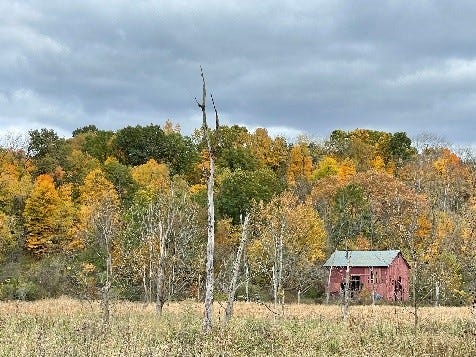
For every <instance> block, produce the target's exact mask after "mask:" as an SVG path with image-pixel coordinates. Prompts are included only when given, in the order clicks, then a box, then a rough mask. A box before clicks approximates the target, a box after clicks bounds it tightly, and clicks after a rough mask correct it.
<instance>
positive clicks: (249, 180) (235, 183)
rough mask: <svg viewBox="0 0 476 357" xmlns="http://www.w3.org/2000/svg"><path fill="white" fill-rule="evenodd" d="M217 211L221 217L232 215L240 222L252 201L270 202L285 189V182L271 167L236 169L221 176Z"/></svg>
mask: <svg viewBox="0 0 476 357" xmlns="http://www.w3.org/2000/svg"><path fill="white" fill-rule="evenodd" d="M219 181H220V185H219V189H218V192H217V199H216V200H217V201H216V202H217V203H216V205H217V211H218V216H219V217H230V218H232V219H233V223H234V224H238V223H239V222H240V215H244V214H245V213H246V212H248V211H249V209H250V208H251V205H252V202H253V201H256V202H260V201H263V202H269V201H270V200H271V198H272V197H273V196H274V195H275V194H277V193H280V192H281V191H282V190H283V189H284V185H283V183H282V182H281V181H280V180H279V178H278V177H277V176H276V174H275V173H274V172H273V171H271V170H270V169H266V168H265V169H261V170H256V171H243V170H236V171H234V172H228V173H226V174H224V177H221V178H219Z"/></svg>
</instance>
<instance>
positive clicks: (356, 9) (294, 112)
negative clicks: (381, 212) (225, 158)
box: [0, 0, 476, 145]
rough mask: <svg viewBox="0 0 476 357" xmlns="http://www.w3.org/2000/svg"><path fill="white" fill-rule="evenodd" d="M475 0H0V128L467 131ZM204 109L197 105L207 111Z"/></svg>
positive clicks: (461, 136) (475, 69)
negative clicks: (211, 102) (209, 109)
mask: <svg viewBox="0 0 476 357" xmlns="http://www.w3.org/2000/svg"><path fill="white" fill-rule="evenodd" d="M475 18H476V2H475V1H457V2H455V1H449V0H448V1H443V0H439V1H437V0H435V1H418V0H412V1H383V0H379V1H360V0H359V1H357V0H356V1H350V0H345V1H319V0H310V1H307V0H300V1H297V0H294V1H284V0H272V1H267V0H260V1H246V0H239V1H231V0H220V1H199V0H197V1H195V0H185V1H181V0H168V1H161V0H157V1H153V0H151V1H141V0H129V1H128V0H122V1H120V0H102V1H99V0H96V1H93V0H81V1H64V0H57V1H52V0H32V1H27V0H24V1H11V0H1V1H0V48H1V51H0V133H5V132H7V131H11V130H23V131H28V130H30V129H38V128H52V129H54V130H56V131H57V133H58V134H59V135H61V136H70V135H71V132H72V131H73V130H74V129H76V128H79V127H82V126H84V125H88V124H94V125H96V126H97V127H98V128H100V129H112V130H117V129H120V128H123V127H125V126H128V125H137V124H140V125H147V124H150V123H155V124H163V123H164V122H165V120H166V119H171V120H172V121H173V122H176V123H179V124H180V125H181V128H182V132H183V133H185V134H190V133H191V132H192V130H193V129H194V128H198V127H199V126H200V121H201V117H200V112H199V109H198V107H197V106H196V103H195V100H194V98H195V97H200V95H201V79H200V65H202V66H203V68H204V70H205V75H206V79H207V89H208V90H209V91H210V92H212V93H213V95H214V98H215V101H216V104H217V107H218V110H219V112H220V117H221V120H222V122H223V123H224V124H228V125H231V124H239V125H246V126H247V127H248V128H249V129H250V130H253V129H254V128H256V127H266V128H268V130H269V131H270V132H271V133H272V134H282V135H285V136H286V137H288V138H290V137H295V136H296V135H298V134H300V133H302V134H307V135H309V136H311V137H316V138H323V137H326V136H328V135H329V134H330V132H331V131H332V130H334V129H344V130H351V129H355V128H369V129H375V130H384V131H390V132H395V131H405V132H407V133H408V134H409V135H410V136H413V135H416V134H418V133H422V132H425V133H431V134H435V135H437V136H440V137H444V138H446V139H447V140H448V141H450V142H452V143H454V144H461V145H468V144H472V145H474V144H475V143H476V139H475V137H474V134H473V133H474V132H475V128H476V120H475V113H476V26H475V25H474V21H475ZM212 114H213V113H210V115H212Z"/></svg>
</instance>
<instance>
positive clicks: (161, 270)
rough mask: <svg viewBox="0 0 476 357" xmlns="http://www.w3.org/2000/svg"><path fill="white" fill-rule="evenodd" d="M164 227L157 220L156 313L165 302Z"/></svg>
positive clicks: (159, 314)
mask: <svg viewBox="0 0 476 357" xmlns="http://www.w3.org/2000/svg"><path fill="white" fill-rule="evenodd" d="M165 236H166V234H165V232H164V227H163V224H162V222H159V240H160V241H159V244H160V246H159V256H158V259H157V301H156V310H157V315H158V316H161V315H162V308H163V306H164V303H165V293H164V285H165V284H164V283H165V267H164V264H165V258H166V255H167V251H166V247H165V238H166V237H165Z"/></svg>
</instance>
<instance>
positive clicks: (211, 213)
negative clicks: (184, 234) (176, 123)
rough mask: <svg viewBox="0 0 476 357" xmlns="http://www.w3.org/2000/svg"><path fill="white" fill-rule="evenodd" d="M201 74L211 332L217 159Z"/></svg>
mask: <svg viewBox="0 0 476 357" xmlns="http://www.w3.org/2000/svg"><path fill="white" fill-rule="evenodd" d="M200 75H201V77H202V84H203V86H202V103H199V102H198V100H197V98H195V101H196V102H197V105H198V107H199V108H200V110H201V111H202V118H203V123H202V132H203V139H204V141H205V143H206V145H207V151H208V158H209V163H210V169H209V173H208V182H207V201H208V204H207V205H208V229H207V261H206V268H205V269H206V271H205V275H206V281H205V302H204V313H203V330H204V331H205V332H207V333H208V332H210V331H211V329H212V315H213V287H214V273H213V255H214V250H215V205H214V201H213V188H214V177H215V160H214V151H213V150H212V145H211V141H210V133H209V130H208V124H207V111H206V99H207V91H206V85H205V76H204V74H203V69H202V67H200ZM211 98H212V103H213V108H214V109H215V118H216V130H218V112H217V110H216V107H215V102H214V101H213V97H211Z"/></svg>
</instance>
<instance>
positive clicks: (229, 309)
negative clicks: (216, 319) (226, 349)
mask: <svg viewBox="0 0 476 357" xmlns="http://www.w3.org/2000/svg"><path fill="white" fill-rule="evenodd" d="M248 222H249V215H246V216H245V219H244V221H243V227H242V231H241V240H240V245H239V247H238V251H237V252H236V257H235V261H234V262H233V272H232V276H231V281H230V286H229V287H228V303H227V305H226V309H225V323H228V321H230V319H231V317H232V316H233V306H234V302H235V293H236V283H237V281H238V274H239V272H240V263H241V257H242V255H243V251H244V249H245V245H246V241H247V239H248V231H247V230H248Z"/></svg>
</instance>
